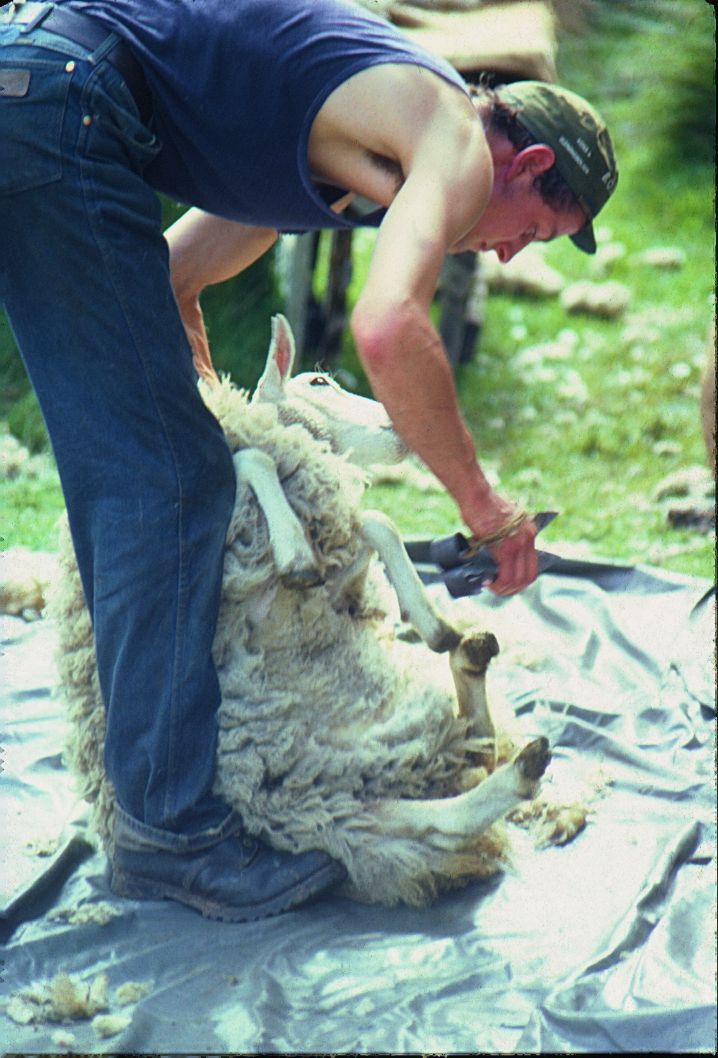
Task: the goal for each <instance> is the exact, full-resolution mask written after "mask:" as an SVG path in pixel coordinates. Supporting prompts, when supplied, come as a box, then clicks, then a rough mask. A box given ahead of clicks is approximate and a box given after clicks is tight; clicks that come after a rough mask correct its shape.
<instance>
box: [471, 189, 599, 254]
mask: <svg viewBox="0 0 718 1058" xmlns="http://www.w3.org/2000/svg"><path fill="white" fill-rule="evenodd" d="M585 223H586V217H585V215H584V213H583V210H582V209H580V208H579V207H575V208H574V209H570V210H560V211H558V212H557V211H556V210H554V209H552V208H551V207H550V206H547V205H546V203H545V202H544V201H543V199H542V198H541V196H540V194H539V193H538V192H537V191H535V190H534V189H533V188H528V189H526V188H523V189H516V190H511V189H509V190H508V192H507V188H506V187H504V188H501V187H500V186H499V187H495V188H494V192H493V193H492V195H491V199H490V200H489V204H488V206H487V207H486V209H485V210H484V212H483V213H482V215H481V217H480V218H479V220H478V222H477V223H476V224H475V225H474V227H473V228H472V229H471V231H469V232H467V234H466V235H465V236H464V237H463V238H462V239H459V241H458V242H457V243H455V244H454V246H452V248H451V253H462V252H463V251H465V250H474V251H475V252H486V251H488V250H494V251H495V253H496V256H497V257H498V259H499V261H500V262H501V264H506V263H507V262H508V261H510V260H511V258H512V257H515V256H516V254H517V253H519V252H520V251H521V250H523V248H524V247H525V246H528V244H529V243H531V242H550V241H551V240H552V239H557V238H558V237H559V236H561V235H575V234H576V232H577V231H579V230H580V229H581V228H582V227H583V226H584V224H585Z"/></svg>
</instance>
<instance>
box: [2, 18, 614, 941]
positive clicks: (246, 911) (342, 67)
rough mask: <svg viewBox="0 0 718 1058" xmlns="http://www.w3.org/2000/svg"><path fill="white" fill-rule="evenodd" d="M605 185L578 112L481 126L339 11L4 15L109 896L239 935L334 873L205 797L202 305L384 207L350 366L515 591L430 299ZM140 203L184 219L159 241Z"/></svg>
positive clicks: (567, 217)
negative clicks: (207, 920)
mask: <svg viewBox="0 0 718 1058" xmlns="http://www.w3.org/2000/svg"><path fill="white" fill-rule="evenodd" d="M522 137H523V139H522ZM524 140H525V143H524V142H523V141H524ZM514 141H516V142H514ZM615 179H616V173H615V166H614V163H613V156H612V151H611V146H610V140H609V139H608V135H607V133H606V132H605V129H604V127H603V125H602V123H601V121H600V118H598V116H597V115H596V114H595V113H594V112H593V111H591V110H590V108H589V107H588V105H587V104H585V103H584V102H583V101H582V100H580V99H579V98H578V97H575V96H572V95H570V94H564V93H561V92H558V91H556V90H553V89H549V88H547V87H545V86H541V85H537V84H533V85H528V86H524V87H523V88H521V87H517V88H516V89H514V90H513V91H511V92H508V91H505V92H502V93H501V96H500V98H499V99H498V100H494V102H493V104H492V102H491V100H489V99H488V98H487V99H486V100H482V99H481V98H479V100H478V110H477V109H476V107H475V105H474V103H473V102H472V100H471V98H470V97H469V95H468V94H467V92H466V90H465V87H464V85H463V82H462V81H461V79H460V78H459V77H458V75H456V74H455V73H454V71H453V70H451V68H450V67H448V66H447V65H445V64H444V63H443V62H441V61H440V60H439V59H437V58H435V57H432V56H430V55H428V54H427V53H424V52H421V51H419V50H417V49H416V48H415V47H414V46H413V45H412V44H410V43H409V42H408V41H407V40H406V39H405V38H403V37H402V36H400V35H399V34H398V33H397V32H396V31H395V30H393V29H392V28H391V27H389V26H388V25H386V24H384V23H383V22H381V21H378V20H375V19H373V18H372V17H371V16H369V15H367V14H366V13H365V12H363V11H361V10H358V9H356V8H354V7H351V6H349V5H347V4H345V3H344V2H342V0H242V3H241V4H228V3H226V2H225V0H202V3H199V2H197V3H195V2H194V0H64V2H61V3H58V4H55V5H53V4H38V3H24V2H23V3H15V4H13V5H11V10H10V14H9V16H8V17H7V20H6V21H4V22H2V23H0V230H2V232H3V253H2V258H1V260H0V300H2V302H3V304H4V306H5V308H6V311H7V314H8V317H9V319H10V322H11V324H12V327H13V330H14V333H15V336H16V338H17V342H18V346H19V348H20V350H21V353H22V355H23V358H24V360H25V363H26V365H27V368H28V371H29V374H30V377H31V379H32V382H33V385H34V387H35V390H36V392H37V395H38V398H39V401H40V405H41V407H42V409H43V414H44V416H45V419H46V422H47V425H48V430H49V434H50V437H51V439H52V443H53V448H54V452H55V456H56V459H57V464H58V469H59V472H60V477H61V481H62V484H63V490H64V493H65V498H66V502H67V509H68V515H69V519H70V525H71V529H72V534H73V540H74V544H75V549H76V553H77V558H78V565H79V568H80V572H81V575H82V579H83V586H84V590H85V594H86V598H87V603H88V607H89V611H90V614H91V616H92V620H93V627H94V633H95V641H96V649H97V662H98V672H99V676H100V682H101V686H102V691H103V697H104V701H105V706H106V714H107V735H106V768H107V772H108V775H109V776H110V778H111V779H112V781H113V783H114V785H115V788H116V793H117V800H118V803H119V805H120V808H119V809H118V812H117V817H116V822H115V830H114V845H113V852H112V886H113V889H114V890H115V892H118V893H120V894H124V895H128V896H136V897H140V898H143V897H144V898H148V897H149V898H152V897H168V898H172V899H177V900H180V901H183V902H185V903H188V904H190V905H191V906H193V907H196V908H198V909H199V910H201V911H202V912H203V913H205V914H208V915H212V916H215V917H221V918H228V919H232V920H243V919H247V918H258V917H261V916H263V915H267V914H273V913H276V912H278V911H282V910H286V909H287V908H289V907H293V906H295V905H297V904H299V903H301V902H303V901H304V900H306V899H309V898H310V897H313V896H316V895H317V894H318V893H320V892H323V891H325V890H326V889H328V888H329V887H331V886H333V885H335V884H336V883H337V882H338V881H340V880H341V878H342V876H343V869H342V868H341V867H339V866H338V865H337V864H335V863H333V862H332V861H330V860H328V858H327V857H326V856H324V855H323V854H321V853H319V852H309V853H304V854H302V855H298V856H290V855H288V854H280V853H276V852H274V851H273V850H271V849H267V848H266V847H264V846H262V845H261V844H260V843H259V842H257V841H255V840H253V839H250V838H248V837H247V836H246V834H244V833H243V831H242V829H241V822H240V821H239V820H237V819H236V818H235V817H234V816H233V814H232V813H231V811H230V810H229V808H228V807H227V806H226V805H225V804H223V803H222V802H221V801H220V800H219V799H218V798H217V797H216V796H215V795H214V794H213V790H212V784H213V779H214V761H215V747H216V712H217V708H218V705H219V689H218V684H217V677H216V673H215V670H214V666H213V663H212V656H211V648H212V639H213V635H214V629H215V623H216V618H217V611H218V605H219V588H220V580H221V571H222V558H223V544H224V537H225V532H226V528H227V525H228V521H229V517H230V512H231V507H232V502H233V496H234V476H233V470H232V463H231V460H230V457H229V453H228V450H227V446H226V444H225V443H224V439H223V437H222V436H221V432H220V430H219V428H218V426H217V424H216V422H215V421H214V419H213V418H212V417H211V415H209V413H208V412H207V410H206V409H205V407H204V405H203V403H202V401H201V399H200V397H199V396H198V392H197V387H196V376H195V373H194V370H193V354H194V361H195V364H196V366H197V368H198V369H199V371H200V372H202V373H205V374H208V373H211V359H210V355H209V349H208V345H207V340H206V335H205V332H204V326H203V322H202V314H201V310H200V306H199V296H200V294H201V291H202V290H203V289H204V288H205V287H206V286H207V285H208V284H210V283H217V282H220V281H221V280H223V279H224V278H226V277H228V276H231V275H235V274H236V273H237V272H239V271H240V270H241V269H243V268H246V267H247V266H248V265H249V264H250V263H251V262H252V261H254V260H255V259H256V258H257V257H259V256H260V255H261V254H262V253H264V252H266V250H267V249H268V248H269V247H270V246H271V245H272V244H273V242H274V241H275V239H276V237H277V232H278V231H286V230H308V229H312V228H314V229H316V228H321V227H326V226H343V225H348V224H351V223H353V222H352V220H351V219H347V217H348V214H347V215H345V213H346V211H348V210H350V209H351V208H352V206H353V205H354V203H353V202H352V200H353V198H354V196H357V195H358V196H362V197H363V199H368V200H369V201H370V202H372V203H375V204H376V205H377V207H378V208H379V210H380V226H379V233H378V238H377V243H376V249H375V252H374V255H373V261H372V265H371V269H370V272H369V275H368V278H367V282H366V284H365V287H364V290H363V292H362V295H361V297H360V299H359V302H358V304H357V306H356V309H355V311H354V314H353V318H352V330H353V334H354V338H355V341H356V345H357V348H358V350H359V355H360V356H361V359H362V362H363V364H364V367H365V369H366V372H367V375H368V378H369V381H370V383H371V385H372V388H373V390H374V393H375V394H376V396H377V398H378V399H379V400H381V401H383V403H384V404H385V406H386V408H387V411H388V412H389V414H390V416H391V418H392V420H393V422H394V424H395V426H396V428H397V430H398V431H399V433H400V434H401V435H402V436H403V438H404V440H405V441H406V442H407V443H408V444H409V446H410V447H411V448H412V449H413V450H414V451H415V452H417V453H418V454H419V456H421V457H422V458H423V459H424V461H425V462H426V463H427V465H428V466H429V467H430V468H431V469H432V470H433V471H434V472H435V473H436V474H437V476H438V477H439V479H440V480H441V481H442V482H443V484H444V485H445V486H446V488H447V489H448V491H449V492H450V493H451V495H452V496H453V497H454V499H455V500H456V503H457V505H458V507H459V510H460V512H461V515H462V517H463V519H464V521H465V522H466V524H467V526H468V528H469V529H470V531H471V532H472V533H473V534H474V535H475V536H477V537H479V538H481V539H482V540H483V541H484V542H489V543H491V544H492V545H493V547H494V554H495V556H496V558H497V560H498V564H499V571H498V575H497V578H496V580H495V582H494V584H493V586H492V587H493V590H494V591H496V592H497V593H498V594H501V595H507V594H510V593H512V592H515V591H518V590H520V589H522V588H524V587H525V586H526V585H527V584H529V583H530V582H531V581H532V580H533V579H534V577H535V576H536V554H535V550H534V536H535V530H534V527H533V526H532V524H531V523H530V522H528V521H527V520H526V518H525V517H524V516H523V515H522V513H521V512H520V511H518V510H517V509H516V508H515V507H514V505H513V504H511V503H510V502H508V501H507V500H505V499H503V498H502V497H500V496H498V495H497V494H496V493H495V492H494V491H493V490H492V489H491V487H490V486H489V484H488V482H487V481H486V478H485V476H484V474H483V471H482V469H481V467H480V465H479V463H478V462H477V459H476V455H475V451H474V444H473V440H472V438H471V435H470V433H469V431H468V430H467V428H466V426H465V424H464V422H463V420H462V418H461V415H460V412H459V408H458V404H457V399H456V393H455V390H454V385H453V379H452V374H451V369H450V367H449V365H448V363H447V360H446V357H445V355H444V351H443V349H442V346H441V342H440V340H439V338H438V336H437V334H436V331H435V330H434V328H433V327H432V325H431V323H430V320H429V305H430V302H431V299H432V296H433V293H434V287H435V284H436V280H437V276H438V273H439V269H440V267H441V263H442V260H443V259H444V256H445V254H446V253H447V252H461V251H463V250H466V249H469V248H470V249H474V250H488V249H493V250H495V252H496V253H497V254H498V256H499V258H500V259H501V260H502V261H504V262H505V261H508V260H510V258H511V257H512V256H513V255H514V254H515V253H518V252H519V250H520V249H522V248H523V247H524V246H525V245H526V244H527V243H529V242H531V241H533V240H536V239H538V240H548V239H553V238H556V237H557V236H559V235H569V236H571V237H572V238H573V239H574V241H576V242H577V243H578V244H579V245H580V246H582V247H583V248H584V249H588V250H589V251H590V250H591V249H592V248H593V235H592V228H591V220H592V218H593V217H594V216H595V215H596V213H597V212H598V210H599V209H600V208H601V207H602V206H603V204H604V203H605V201H606V199H607V198H608V196H609V194H610V193H611V191H612V190H613V186H614V184H615ZM541 183H544V184H546V185H554V187H553V191H551V190H550V188H549V190H547V191H546V194H547V195H549V196H550V197H548V198H547V199H544V197H543V196H542V193H541V192H540V191H539V190H538V189H537V186H538V185H541ZM557 183H558V190H557V189H556V186H555V185H556V184H557ZM156 191H163V192H165V193H167V194H169V195H171V196H173V197H175V198H177V199H179V200H180V201H182V202H186V203H187V204H189V205H191V206H193V207H194V208H193V209H190V211H189V212H188V213H187V214H185V215H184V216H183V217H182V218H181V219H180V220H179V222H178V223H177V224H175V225H174V226H173V227H172V229H171V230H170V231H169V232H168V233H167V238H166V239H165V238H164V237H163V235H162V232H161V230H160V209H159V202H158V198H157V195H156ZM168 244H169V254H168ZM178 309H179V311H178ZM187 336H188V337H189V343H188V341H187Z"/></svg>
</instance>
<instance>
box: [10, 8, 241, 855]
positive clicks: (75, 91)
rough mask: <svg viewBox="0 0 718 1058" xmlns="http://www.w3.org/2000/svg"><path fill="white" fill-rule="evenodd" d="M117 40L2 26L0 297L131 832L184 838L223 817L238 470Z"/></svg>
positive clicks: (148, 136) (151, 147)
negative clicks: (225, 590)
mask: <svg viewBox="0 0 718 1058" xmlns="http://www.w3.org/2000/svg"><path fill="white" fill-rule="evenodd" d="M116 40H117V38H116V37H115V36H114V35H110V36H109V37H108V40H107V41H106V42H105V43H104V44H103V45H101V46H100V47H99V48H97V49H96V51H95V52H93V53H92V54H88V52H87V49H85V48H83V47H82V46H80V45H76V44H73V43H72V42H69V41H65V40H64V38H61V37H59V36H56V35H54V34H51V33H49V32H46V31H44V30H42V29H41V28H39V29H33V30H30V32H28V33H23V32H22V31H19V30H18V28H16V27H14V26H2V25H0V75H2V76H3V77H4V84H5V85H6V86H7V85H8V84H9V85H10V92H9V94H8V92H7V90H6V91H4V92H3V93H2V94H0V304H2V305H3V306H4V308H5V311H6V313H7V315H8V318H9V320H10V324H11V326H12V329H13V333H14V335H15V337H16V340H17V344H18V347H19V349H20V352H21V355H22V357H23V360H24V362H25V365H26V367H27V371H28V374H29V376H30V378H31V381H32V384H33V387H34V389H35V392H36V393H37V397H38V400H39V403H40V406H41V408H42V412H43V415H44V418H45V421H46V423H47V428H48V432H49V435H50V438H51V441H52V445H53V449H54V453H55V457H56V460H57V466H58V469H59V473H60V479H61V482H62V488H63V491H64V495H65V500H66V504H67V510H68V515H69V520H70V527H71V530H72V536H73V540H74V544H75V549H76V553H77V560H78V564H79V568H80V573H81V576H82V583H83V587H84V591H85V595H86V599H87V605H88V607H89V611H90V615H91V617H92V623H93V627H94V633H95V641H96V648H97V664H98V670H99V676H100V683H101V686H102V691H103V697H104V701H105V706H106V710H107V737H106V744H105V755H106V769H107V773H108V775H109V777H110V779H111V780H112V782H113V783H114V786H115V789H116V792H117V799H118V803H119V805H120V806H121V808H122V810H123V814H124V815H125V816H126V821H127V820H129V821H130V822H131V825H132V826H133V827H134V829H135V831H136V832H137V833H142V834H144V835H145V836H146V837H148V838H152V837H153V836H154V837H156V839H157V841H158V843H160V844H163V843H164V844H169V845H170V846H172V845H175V846H177V847H187V841H188V840H190V841H191V838H192V837H193V836H195V835H197V836H198V838H199V839H200V843H202V842H201V836H202V835H205V836H206V835H207V833H213V832H215V830H216V829H217V828H220V830H221V828H222V826H223V825H226V824H227V822H228V817H229V809H228V808H227V806H226V805H225V804H223V803H222V802H221V801H219V800H218V799H217V798H216V797H214V796H213V794H212V785H213V779H214V771H215V750H216V740H217V709H218V706H219V700H220V694H219V685H218V680H217V674H216V671H215V668H214V665H213V661H212V655H211V648H212V641H213V637H214V632H215V626H216V621H217V613H218V608H219V592H220V583H221V574H222V561H223V553H224V542H225V536H226V531H227V526H228V524H229V518H230V514H231V509H232V504H233V499H234V488H235V482H234V472H233V466H232V461H231V457H230V453H229V450H228V448H227V445H226V443H225V440H224V436H223V434H222V432H221V430H220V428H219V426H218V424H217V422H216V420H215V419H214V418H213V416H212V415H211V414H210V413H209V412H208V411H207V409H206V408H205V406H204V404H203V402H202V400H201V398H200V396H199V394H198V391H197V386H196V376H195V373H194V370H193V366H192V356H191V351H190V347H189V344H188V342H187V339H186V336H185V333H184V330H183V327H182V322H181V319H180V315H179V312H178V309H177V305H176V302H175V299H174V295H173V292H172V287H171V284H170V274H169V261H168V251H167V245H166V242H165V240H164V238H163V236H162V230H161V214H160V203H159V199H158V197H157V195H156V194H155V192H154V191H153V190H152V189H151V188H150V187H149V186H148V185H147V183H146V182H145V181H144V179H143V171H144V168H145V167H146V165H147V164H148V162H149V161H150V160H151V159H152V158H153V157H154V156H155V153H156V152H157V151H158V149H159V145H158V143H157V142H156V140H155V137H154V136H153V134H152V132H151V131H150V129H148V128H147V127H145V126H144V125H143V124H142V122H141V121H140V119H139V115H138V112H137V109H136V106H135V104H134V102H133V99H132V96H131V95H130V93H129V91H128V89H127V87H126V86H125V84H124V82H123V81H122V78H121V77H120V75H119V74H118V73H117V72H116V71H115V70H114V68H113V67H112V66H111V65H110V64H109V63H108V61H107V58H106V55H107V54H108V52H109V51H110V50H111V48H112V46H113V45H114V44H115V43H116ZM8 71H13V73H12V74H11V75H10V77H9V79H8ZM28 75H29V80H28Z"/></svg>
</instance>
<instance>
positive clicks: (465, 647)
mask: <svg viewBox="0 0 718 1058" xmlns="http://www.w3.org/2000/svg"><path fill="white" fill-rule="evenodd" d="M456 647H457V649H456V656H455V658H454V659H453V660H455V662H456V663H457V664H458V665H459V666H460V668H461V670H462V671H463V672H466V673H471V674H472V675H475V676H484V675H485V674H486V670H487V669H488V667H489V664H490V662H491V659H492V658H495V657H496V655H497V654H498V653H499V644H498V640H497V639H496V636H495V635H492V633H491V632H467V633H466V635H464V636H462V638H461V641H460V642H459V643H458V644H457V645H456Z"/></svg>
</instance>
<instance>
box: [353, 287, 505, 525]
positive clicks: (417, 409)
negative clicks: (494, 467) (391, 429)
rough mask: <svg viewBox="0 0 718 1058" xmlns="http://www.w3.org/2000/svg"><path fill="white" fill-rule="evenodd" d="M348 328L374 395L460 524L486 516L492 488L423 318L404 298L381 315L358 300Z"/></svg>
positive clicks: (437, 340)
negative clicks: (451, 503) (457, 514)
mask: <svg viewBox="0 0 718 1058" xmlns="http://www.w3.org/2000/svg"><path fill="white" fill-rule="evenodd" d="M380 320H381V321H382V322H379V321H380ZM352 330H353V332H354V337H355V341H356V344H357V349H358V351H359V355H360V357H361V359H362V363H363V366H364V368H365V370H366V373H367V377H368V379H369V382H370V384H371V387H372V390H373V393H374V395H375V397H376V398H377V400H380V401H381V402H382V404H384V406H385V408H386V410H387V412H388V413H389V416H390V417H391V420H392V422H393V423H394V426H395V428H396V430H397V431H398V433H399V434H400V435H401V437H402V438H403V440H404V441H405V442H406V443H407V444H408V445H409V447H410V448H411V449H412V450H413V451H414V452H415V453H416V454H417V455H418V456H419V457H420V458H421V459H422V460H423V461H424V462H425V463H426V465H427V466H428V467H429V468H430V469H431V470H432V471H433V473H434V474H436V476H437V477H438V478H439V480H440V481H441V482H442V484H443V485H444V486H445V487H446V489H447V490H448V491H449V492H450V493H451V495H452V496H453V497H454V499H455V501H456V503H457V505H458V507H459V509H460V511H461V513H462V517H463V518H464V519H465V521H466V522H467V524H469V525H471V526H472V527H473V528H478V525H479V523H480V522H481V521H482V519H483V518H485V517H487V516H488V517H489V518H490V517H491V514H492V512H491V507H492V500H493V495H492V490H491V487H490V485H489V483H488V481H487V480H486V477H485V475H484V473H483V471H482V469H481V466H480V465H479V463H478V461H477V458H476V452H475V447H474V441H473V438H472V436H471V433H470V432H469V430H468V428H467V426H466V424H465V422H464V420H463V418H462V415H461V412H460V409H459V404H458V400H457V396H456V389H455V386H454V382H453V375H452V371H451V367H450V365H449V362H448V360H447V357H446V354H445V352H444V349H443V346H442V344H441V339H440V338H439V336H438V334H437V332H436V330H435V329H434V327H433V326H432V325H431V323H430V321H429V319H428V316H427V315H426V313H425V312H423V310H422V309H421V307H420V306H418V305H415V304H414V305H412V303H411V302H408V303H407V304H405V305H403V306H394V307H393V308H392V309H391V310H388V311H386V312H383V311H381V310H379V309H378V307H377V305H376V304H372V305H371V306H366V305H362V304H361V302H360V304H359V305H358V306H357V310H356V311H355V314H354V317H353V319H352Z"/></svg>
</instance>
